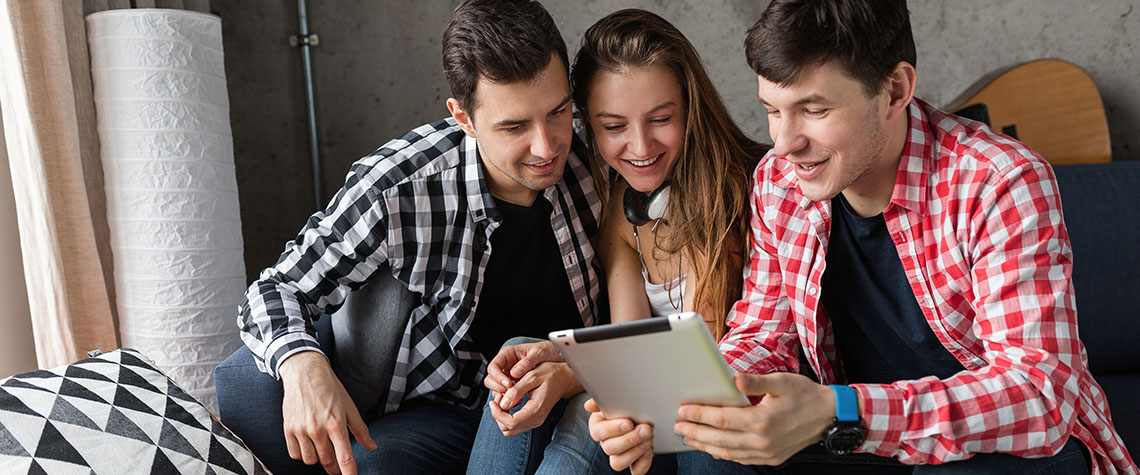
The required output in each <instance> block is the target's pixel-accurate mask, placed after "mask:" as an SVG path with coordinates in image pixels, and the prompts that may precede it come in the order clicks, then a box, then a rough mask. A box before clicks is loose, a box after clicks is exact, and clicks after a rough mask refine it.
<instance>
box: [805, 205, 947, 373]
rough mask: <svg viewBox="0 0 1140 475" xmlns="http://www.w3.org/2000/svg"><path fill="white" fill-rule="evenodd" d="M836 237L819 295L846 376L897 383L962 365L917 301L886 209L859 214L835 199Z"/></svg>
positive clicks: (833, 231)
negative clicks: (892, 238) (934, 329)
mask: <svg viewBox="0 0 1140 475" xmlns="http://www.w3.org/2000/svg"><path fill="white" fill-rule="evenodd" d="M831 209H832V213H831V215H832V218H831V239H830V241H829V244H828V247H827V268H826V269H825V270H824V272H823V277H822V278H821V282H820V285H821V286H822V287H823V295H821V296H820V301H821V302H822V303H823V308H824V309H826V310H827V315H828V316H829V317H830V318H831V324H832V326H833V328H834V329H835V342H836V345H837V346H838V347H839V354H840V357H841V358H842V360H843V369H844V373H845V374H846V375H847V381H848V382H849V383H892V382H895V381H901V380H909V379H918V378H921V377H924V376H937V377H939V378H940V379H945V378H948V377H950V376H952V375H953V374H954V373H957V372H959V371H961V370H962V369H963V367H962V364H961V363H959V362H958V360H957V359H955V358H954V356H953V355H951V354H950V352H949V351H947V350H946V347H944V346H942V343H940V342H939V341H938V337H937V336H935V335H934V331H933V330H931V329H930V325H929V324H928V323H927V322H926V318H925V317H924V316H923V314H922V309H920V308H919V307H918V300H917V299H916V298H915V296H914V291H912V290H911V288H910V281H908V280H907V277H906V272H905V271H904V270H903V267H902V261H901V260H900V259H899V254H898V250H897V249H896V248H895V244H894V242H893V241H891V237H890V233H889V231H887V222H886V221H885V220H884V219H883V215H882V214H879V215H877V216H872V217H870V218H864V217H861V216H859V215H857V214H855V212H854V211H853V210H852V209H851V206H850V205H849V204H847V200H846V199H844V198H843V195H842V194H840V195H839V196H836V197H835V198H834V199H832V200H831Z"/></svg>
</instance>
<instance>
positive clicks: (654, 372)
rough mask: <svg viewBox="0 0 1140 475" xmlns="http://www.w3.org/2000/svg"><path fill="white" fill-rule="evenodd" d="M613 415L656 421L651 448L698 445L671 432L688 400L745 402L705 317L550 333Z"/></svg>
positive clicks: (661, 450)
mask: <svg viewBox="0 0 1140 475" xmlns="http://www.w3.org/2000/svg"><path fill="white" fill-rule="evenodd" d="M550 341H552V342H554V346H555V348H558V352H559V353H561V354H562V358H563V359H565V360H566V362H567V363H569V365H570V369H572V370H574V374H575V375H576V376H577V377H578V380H579V381H581V382H582V385H583V386H585V388H586V390H587V391H589V392H590V394H592V395H593V396H594V400H595V401H597V403H598V406H599V407H601V408H602V411H604V412H605V413H606V415H608V416H610V417H629V418H631V419H633V420H634V421H637V422H649V423H651V424H653V427H654V431H653V434H654V435H653V452H654V453H658V454H667V453H673V452H683V451H688V450H694V449H693V448H692V447H689V446H687V445H685V444H684V441H683V440H682V437H681V436H680V435H677V434H676V433H675V432H673V424H674V423H675V422H676V420H677V410H678V409H680V407H681V404H684V403H691V402H692V403H701V404H708V405H716V406H747V405H748V398H746V397H745V396H744V395H743V394H741V393H740V391H739V390H737V389H736V385H735V384H733V382H732V375H733V371H732V370H731V369H730V368H729V367H728V364H727V363H725V361H724V357H722V356H721V354H720V351H718V350H717V347H716V343H715V342H714V341H713V338H712V335H711V334H710V333H709V329H708V327H707V326H705V322H704V319H702V318H701V316H700V315H698V314H696V313H693V312H686V313H681V314H676V315H670V316H668V317H663V318H648V319H644V320H637V321H633V322H626V323H614V324H610V325H599V326H595V327H590V328H579V329H577V330H562V331H556V332H551V333H550Z"/></svg>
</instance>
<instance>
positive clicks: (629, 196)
mask: <svg viewBox="0 0 1140 475" xmlns="http://www.w3.org/2000/svg"><path fill="white" fill-rule="evenodd" d="M622 204H623V205H624V206H625V219H626V220H628V221H629V222H630V223H632V224H633V225H634V226H644V225H646V224H649V223H651V222H653V221H656V220H658V219H661V218H664V217H665V210H666V209H667V208H668V207H669V182H665V183H662V184H661V186H659V187H657V189H656V190H653V191H651V192H649V195H648V196H646V194H645V193H642V192H640V191H637V190H635V189H633V187H632V186H631V187H628V188H626V189H625V196H623V197H622Z"/></svg>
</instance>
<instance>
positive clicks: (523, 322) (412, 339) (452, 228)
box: [239, 0, 604, 473]
mask: <svg viewBox="0 0 1140 475" xmlns="http://www.w3.org/2000/svg"><path fill="white" fill-rule="evenodd" d="M443 60H444V69H445V72H446V74H447V78H448V81H449V82H450V84H451V89H452V94H453V96H454V97H452V98H450V99H448V101H447V107H448V109H449V110H450V112H451V115H452V117H451V118H449V119H447V120H443V121H439V122H436V123H432V124H428V125H423V126H421V127H419V128H417V129H415V130H413V131H411V132H410V133H408V134H407V135H405V136H404V137H401V138H399V139H396V140H393V141H391V142H388V143H387V144H385V145H384V146H383V147H381V148H380V149H379V150H377V151H376V152H374V153H373V154H372V155H370V156H367V157H365V158H363V159H361V160H360V161H358V162H356V163H355V164H354V165H353V166H352V169H351V170H350V172H349V174H348V178H347V180H346V183H345V185H344V188H342V189H341V190H340V191H339V192H338V193H337V194H336V196H335V198H333V200H332V202H331V203H330V204H329V205H328V208H327V209H325V210H324V211H321V212H318V213H316V214H314V215H313V216H312V217H310V218H309V220H308V223H307V224H306V226H305V227H304V228H303V229H302V230H301V232H300V234H299V235H298V237H297V239H296V240H295V241H293V242H292V243H290V244H289V245H288V246H287V248H286V250H285V252H284V254H282V255H281V258H280V260H279V261H278V262H277V264H276V265H274V266H273V267H270V268H268V269H265V270H264V271H262V273H261V275H260V278H259V280H257V281H256V282H254V283H253V284H252V285H251V286H250V288H249V291H248V293H247V295H246V300H245V301H243V302H242V304H241V307H240V313H241V315H240V317H239V323H240V325H241V327H242V339H243V340H244V342H245V344H246V345H247V346H248V347H249V348H250V350H251V352H252V353H253V355H254V356H255V359H256V360H257V364H258V367H259V368H260V369H261V370H262V371H264V372H266V373H269V374H271V375H275V376H277V377H278V378H279V379H280V380H281V382H282V385H283V386H284V403H283V406H284V407H283V412H284V415H285V427H284V431H285V439H286V443H287V445H288V448H289V454H290V457H292V458H294V459H300V460H303V461H304V462H305V463H306V464H310V465H311V464H315V463H318V462H319V463H320V464H321V465H323V466H324V467H325V469H326V470H327V471H329V472H330V473H337V472H340V473H354V472H355V471H356V469H357V466H358V465H359V467H360V469H361V470H362V471H375V470H383V471H391V472H401V473H402V472H403V471H409V472H416V473H443V472H445V471H448V470H451V469H454V468H456V467H459V468H462V467H463V464H464V463H465V461H466V458H467V456H468V452H469V451H470V447H471V444H472V440H473V439H474V437H475V432H476V428H477V426H478V423H479V417H480V415H481V413H482V410H481V409H482V408H481V404H482V403H483V401H484V400H485V391H484V390H483V385H482V381H483V377H484V374H485V371H486V369H485V365H486V361H487V360H490V359H491V358H492V357H494V355H495V353H496V352H497V351H498V350H499V346H500V345H501V344H502V343H503V342H504V341H505V340H506V339H508V338H509V337H512V336H517V335H527V336H537V337H544V336H545V335H546V333H547V332H549V331H553V330H557V329H564V328H572V327H580V326H588V325H592V324H594V323H595V321H596V320H597V319H599V318H604V316H601V317H599V315H597V313H598V308H599V305H600V300H599V299H600V282H599V275H600V272H599V268H598V264H597V261H596V259H595V256H594V247H593V243H594V239H595V235H596V233H597V228H598V224H597V219H598V216H599V213H600V208H601V203H600V200H599V197H598V193H597V190H596V189H595V186H594V183H593V181H592V180H591V177H590V175H591V174H590V170H589V168H588V166H587V164H586V163H585V162H584V157H585V156H586V155H585V153H584V152H585V149H584V148H583V144H582V143H581V141H580V140H579V139H578V138H577V136H576V135H575V134H574V124H573V118H572V110H571V104H570V88H569V82H568V79H567V78H568V75H567V54H566V45H565V43H564V41H563V40H562V37H561V35H560V33H559V32H558V29H557V27H556V26H555V24H554V22H553V20H552V19H551V18H550V16H549V14H548V13H547V12H546V11H545V9H543V7H542V6H541V5H539V4H538V3H537V2H519V1H508V0H474V1H468V2H465V3H464V4H462V5H460V6H459V8H458V9H457V10H456V11H455V13H454V14H453V15H452V18H451V21H450V22H449V23H448V25H447V28H446V30H445V32H444V38H443ZM384 264H387V265H388V266H390V269H391V272H392V273H393V275H394V276H395V277H396V279H398V280H399V281H401V282H403V283H404V284H405V285H406V286H407V287H408V289H409V290H411V291H412V292H415V293H419V294H421V295H422V296H423V299H422V304H421V305H420V306H419V307H418V308H415V309H414V310H413V311H412V314H411V317H410V320H409V322H408V324H407V327H406V328H405V329H404V339H403V341H404V345H403V347H402V348H401V349H400V351H399V352H398V356H397V361H396V362H395V368H396V369H395V374H394V375H393V378H392V380H391V382H390V384H389V385H388V390H387V397H386V400H385V401H382V402H383V403H384V411H383V412H385V413H386V414H385V415H382V416H379V417H378V418H375V419H374V420H371V421H365V420H363V419H362V418H361V416H360V414H359V413H358V411H357V409H356V407H355V406H354V405H353V403H352V400H351V399H350V398H349V396H348V394H347V392H346V391H345V389H344V386H343V385H342V384H341V383H340V381H339V380H338V379H337V378H336V376H335V375H334V374H333V372H332V370H331V368H330V366H329V363H328V361H327V359H326V358H325V357H324V355H323V354H322V353H321V352H320V349H319V347H318V345H317V342H316V339H315V338H314V336H313V334H312V333H311V331H310V330H309V329H310V328H311V321H312V320H313V319H314V318H315V317H317V316H318V315H321V314H324V313H328V312H330V311H331V310H332V309H335V308H337V307H338V306H339V305H340V304H341V303H342V302H343V301H344V299H345V297H346V296H347V295H348V294H349V292H351V291H352V289H355V288H359V287H360V286H361V284H362V283H363V282H365V281H367V280H368V279H369V278H371V277H373V275H374V274H375V272H376V271H377V269H378V268H381V267H382V266H383V265H384ZM567 371H568V370H567ZM578 390H579V391H580V389H578ZM370 431H371V434H370ZM349 433H351V434H353V435H354V436H355V438H356V440H357V443H355V444H353V443H350V439H349ZM395 435H398V437H390V436H395ZM374 441H375V442H374ZM377 442H378V443H379V446H380V447H379V450H374V449H376V448H377ZM354 445H355V446H356V457H355V458H354V457H353V446H354ZM361 447H363V448H365V449H370V451H365V450H360V448H361ZM356 459H360V460H356Z"/></svg>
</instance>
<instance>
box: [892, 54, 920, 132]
mask: <svg viewBox="0 0 1140 475" xmlns="http://www.w3.org/2000/svg"><path fill="white" fill-rule="evenodd" d="M917 79H918V75H917V73H916V72H915V70H914V66H913V65H911V64H910V63H908V62H906V61H899V64H897V65H895V69H894V70H892V71H891V74H890V75H889V76H887V99H888V102H887V119H888V120H889V119H893V118H895V117H896V116H898V115H899V114H905V113H906V108H907V106H908V105H910V101H911V100H912V99H914V87H915V84H916V82H917Z"/></svg>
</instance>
